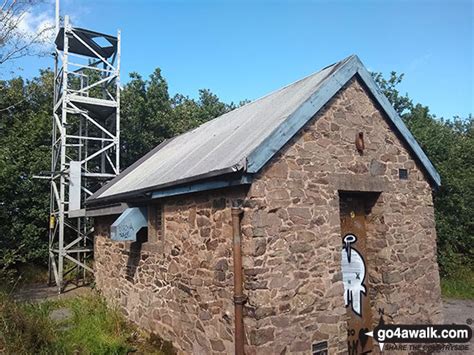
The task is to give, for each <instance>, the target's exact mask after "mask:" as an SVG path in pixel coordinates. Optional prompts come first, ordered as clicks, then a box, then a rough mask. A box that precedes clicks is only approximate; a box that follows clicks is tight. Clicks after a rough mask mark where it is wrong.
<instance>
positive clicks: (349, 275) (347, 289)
mask: <svg viewBox="0 0 474 355" xmlns="http://www.w3.org/2000/svg"><path fill="white" fill-rule="evenodd" d="M356 241H357V237H356V236H355V235H354V234H347V235H346V236H345V237H344V246H343V248H342V281H343V283H344V302H345V304H346V307H347V306H349V305H351V307H352V310H353V311H354V312H355V313H356V314H357V315H359V316H362V294H365V286H364V284H363V283H364V279H365V263H364V259H363V258H362V255H360V254H359V252H358V251H357V250H356V249H354V248H352V246H351V245H352V244H354V243H355V242H356Z"/></svg>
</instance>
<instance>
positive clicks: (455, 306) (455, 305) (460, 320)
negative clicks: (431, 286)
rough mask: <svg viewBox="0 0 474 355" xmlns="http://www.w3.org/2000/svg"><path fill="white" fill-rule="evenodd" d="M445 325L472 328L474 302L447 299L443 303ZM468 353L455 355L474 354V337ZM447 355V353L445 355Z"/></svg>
mask: <svg viewBox="0 0 474 355" xmlns="http://www.w3.org/2000/svg"><path fill="white" fill-rule="evenodd" d="M443 308H444V323H445V324H451V323H456V324H466V323H467V324H469V325H470V326H471V328H472V327H473V325H472V324H473V322H474V300H455V299H445V300H444V302H443ZM469 347H470V349H469V351H468V352H462V353H461V352H458V353H453V354H474V337H473V338H472V339H471V341H470V343H469ZM443 354H445V353H443Z"/></svg>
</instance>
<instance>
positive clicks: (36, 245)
mask: <svg viewBox="0 0 474 355" xmlns="http://www.w3.org/2000/svg"><path fill="white" fill-rule="evenodd" d="M52 83H53V74H52V72H51V71H42V72H41V74H40V77H39V78H35V79H33V80H31V81H24V80H23V79H21V78H16V79H12V80H10V81H0V88H1V89H2V93H4V95H0V105H1V106H5V107H11V108H10V109H8V110H4V111H1V112H0V236H1V238H0V256H1V257H0V274H1V273H2V271H3V272H5V271H6V269H7V268H8V267H10V266H12V265H14V264H15V263H17V262H25V261H30V262H45V261H46V260H47V249H48V243H47V240H48V236H47V221H48V210H49V202H48V201H49V198H48V196H49V186H48V184H47V183H44V182H38V181H37V180H33V178H32V177H33V175H34V174H38V173H39V172H40V171H42V170H43V171H44V170H49V165H50V145H51V138H50V133H51V106H52V105H51V102H52V97H51V95H52ZM18 102H20V103H19V104H14V103H18Z"/></svg>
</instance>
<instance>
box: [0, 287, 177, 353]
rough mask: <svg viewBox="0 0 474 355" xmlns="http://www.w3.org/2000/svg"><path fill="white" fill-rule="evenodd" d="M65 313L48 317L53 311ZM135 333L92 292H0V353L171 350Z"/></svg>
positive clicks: (150, 338) (142, 334) (166, 345)
mask: <svg viewBox="0 0 474 355" xmlns="http://www.w3.org/2000/svg"><path fill="white" fill-rule="evenodd" d="M58 309H60V310H70V311H71V312H72V314H71V316H70V317H66V318H65V319H62V320H55V319H52V317H51V316H50V315H51V312H52V311H54V310H58ZM157 339H158V340H159V338H158V337H157V336H156V335H155V336H150V335H149V334H146V333H143V332H140V331H139V330H138V329H137V328H136V327H135V326H133V325H131V324H129V323H127V322H126V321H125V319H124V318H123V316H122V315H121V314H120V313H119V312H118V311H117V310H115V309H110V308H108V307H107V305H106V303H105V300H103V299H102V298H101V297H99V296H98V295H96V294H91V295H88V296H83V297H76V298H70V299H66V300H61V301H45V302H41V303H31V304H29V303H19V302H15V301H13V300H11V299H10V298H8V297H7V296H5V295H4V294H0V352H2V349H3V351H4V352H5V353H6V354H58V353H60V354H75V353H80V354H128V353H130V352H133V351H139V352H140V353H147V354H173V353H174V350H173V347H172V345H171V344H170V343H167V342H163V341H157Z"/></svg>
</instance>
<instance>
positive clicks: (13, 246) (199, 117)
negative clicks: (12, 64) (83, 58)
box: [0, 69, 236, 281]
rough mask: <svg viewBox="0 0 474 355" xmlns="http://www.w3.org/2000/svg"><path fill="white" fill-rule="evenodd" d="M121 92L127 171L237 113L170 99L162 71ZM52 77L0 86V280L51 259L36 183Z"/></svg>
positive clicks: (216, 103) (44, 196) (46, 152)
mask: <svg viewBox="0 0 474 355" xmlns="http://www.w3.org/2000/svg"><path fill="white" fill-rule="evenodd" d="M130 79H131V80H130V81H129V82H128V83H127V84H126V85H125V86H124V87H123V89H122V101H121V109H122V121H121V124H122V130H121V131H122V135H121V144H122V147H121V150H122V151H121V153H122V169H124V168H126V167H127V166H128V165H130V164H131V163H133V162H134V161H135V160H137V159H138V158H140V157H141V156H142V155H144V154H145V153H147V152H148V151H149V150H150V149H152V148H153V147H154V146H156V145H157V144H159V143H161V142H162V141H163V140H164V139H167V138H171V137H173V136H175V135H177V134H179V133H182V132H184V131H186V130H189V129H191V128H194V127H196V126H198V125H199V124H201V123H203V122H205V121H207V120H209V119H212V118H214V117H216V116H219V115H221V114H223V113H225V112H227V111H229V110H231V109H233V108H234V107H236V106H235V105H233V104H230V105H228V104H225V103H223V102H221V101H220V100H219V99H218V97H217V96H216V95H214V94H213V93H211V92H210V91H209V90H201V91H200V92H199V98H198V99H197V100H194V99H191V98H189V97H186V96H183V95H179V94H178V95H175V96H174V97H170V95H169V93H168V84H167V83H166V80H165V79H164V78H163V77H162V75H161V71H160V69H156V70H155V72H154V73H153V74H152V75H151V76H150V77H149V78H148V79H147V80H145V79H143V78H142V77H141V76H140V75H138V74H135V73H134V74H131V76H130ZM52 93H53V73H52V72H51V71H49V70H44V71H41V73H40V76H39V77H38V78H35V79H33V80H29V81H28V80H26V81H25V80H23V79H22V78H15V79H12V80H8V81H0V236H1V238H0V255H1V256H0V278H1V279H8V280H9V281H12V280H13V279H14V276H15V275H14V274H13V270H12V267H14V266H16V265H18V264H21V263H24V262H32V263H41V264H44V263H46V261H47V253H48V231H47V223H48V212H49V192H50V191H49V185H48V182H47V181H41V180H36V179H33V176H34V175H38V174H40V172H42V171H46V172H49V171H50V169H51V168H50V154H51V152H50V148H51V124H52V102H53V99H52Z"/></svg>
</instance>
